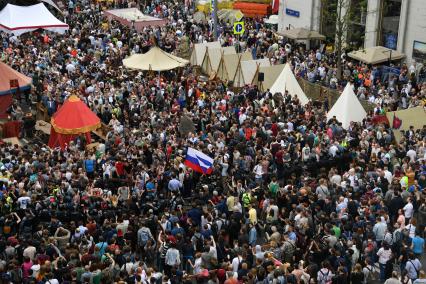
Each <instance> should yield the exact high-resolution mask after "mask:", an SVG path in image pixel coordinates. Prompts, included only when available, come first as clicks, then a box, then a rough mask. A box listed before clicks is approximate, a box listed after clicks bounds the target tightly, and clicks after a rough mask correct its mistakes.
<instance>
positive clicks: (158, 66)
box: [123, 46, 189, 71]
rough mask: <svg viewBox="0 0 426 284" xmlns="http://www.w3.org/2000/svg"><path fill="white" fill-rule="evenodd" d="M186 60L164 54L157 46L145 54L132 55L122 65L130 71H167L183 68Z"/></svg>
mask: <svg viewBox="0 0 426 284" xmlns="http://www.w3.org/2000/svg"><path fill="white" fill-rule="evenodd" d="M188 63H189V61H188V60H186V59H183V58H180V57H177V56H174V55H172V54H170V53H167V52H165V51H164V50H162V49H160V48H159V47H157V46H154V47H152V48H151V49H150V50H149V51H148V52H147V53H144V54H133V55H131V56H129V57H127V58H126V59H123V65H124V66H125V67H127V68H130V69H137V70H152V71H167V70H172V69H175V68H178V67H184V66H185V65H187V64H188Z"/></svg>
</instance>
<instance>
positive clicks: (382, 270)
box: [379, 262, 386, 281]
mask: <svg viewBox="0 0 426 284" xmlns="http://www.w3.org/2000/svg"><path fill="white" fill-rule="evenodd" d="M379 267H380V281H385V280H386V264H382V263H380V262H379Z"/></svg>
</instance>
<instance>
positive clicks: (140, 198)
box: [0, 0, 426, 284]
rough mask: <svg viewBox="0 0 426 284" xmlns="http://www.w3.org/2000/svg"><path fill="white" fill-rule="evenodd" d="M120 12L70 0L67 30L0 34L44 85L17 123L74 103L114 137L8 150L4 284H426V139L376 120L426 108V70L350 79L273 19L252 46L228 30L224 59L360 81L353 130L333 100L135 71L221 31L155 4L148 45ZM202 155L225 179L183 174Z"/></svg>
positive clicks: (10, 58) (3, 164)
mask: <svg viewBox="0 0 426 284" xmlns="http://www.w3.org/2000/svg"><path fill="white" fill-rule="evenodd" d="M102 3H103V4H102ZM106 3H109V2H106ZM106 3H105V2H99V3H98V2H93V3H92V2H90V3H89V1H81V2H80V1H77V2H75V1H72V0H71V1H70V2H69V3H68V5H67V8H68V11H66V14H65V17H66V18H67V23H68V24H69V25H70V30H69V32H68V33H67V34H65V35H60V34H54V33H49V32H44V31H37V32H33V33H28V34H24V35H22V36H20V37H17V36H13V35H7V34H4V33H2V34H1V41H2V46H1V48H0V53H1V59H2V61H4V62H6V63H8V64H9V65H10V66H12V67H13V68H14V69H16V70H18V71H20V72H23V73H25V74H27V75H28V76H31V77H32V78H33V89H32V90H31V92H30V93H29V94H28V93H26V94H25V96H22V99H21V98H17V99H16V101H15V102H14V104H13V106H12V107H11V110H10V115H11V117H12V118H13V119H24V120H25V119H28V118H26V117H25V111H26V110H25V108H28V105H30V106H31V101H39V102H42V103H43V104H44V106H45V107H46V109H47V111H48V114H49V115H52V114H53V113H55V111H56V110H57V109H58V107H59V106H60V105H61V104H62V103H63V102H64V100H66V98H68V97H69V96H70V95H71V94H75V95H77V96H79V97H80V98H81V99H82V100H84V101H85V102H86V103H87V105H88V106H89V107H90V108H91V109H92V110H93V111H94V112H95V113H96V114H97V115H98V116H99V117H100V118H101V120H102V122H103V123H104V124H106V125H108V127H109V128H110V131H109V132H108V133H107V135H106V139H105V140H101V139H99V141H98V142H99V145H98V146H97V147H96V148H86V143H85V141H84V139H83V138H77V139H76V140H75V141H72V142H71V143H70V144H69V145H67V147H66V149H65V150H60V149H49V148H48V147H47V146H45V145H42V144H39V143H36V142H35V141H36V140H34V143H31V142H32V141H33V140H32V139H33V138H32V137H33V133H32V131H24V134H25V137H26V138H27V140H28V141H29V143H28V144H27V145H24V146H18V145H11V144H7V143H3V144H1V145H0V187H1V190H0V207H1V217H0V232H1V234H0V277H1V282H2V283H46V284H57V283H90V284H99V283H274V284H285V283H293V284H296V283H297V284H298V283H318V284H330V283H333V284H335V283H338V284H345V283H354V284H358V283H359V284H361V283H369V282H372V281H376V280H377V281H381V282H385V283H387V284H399V283H403V284H420V283H426V275H425V271H424V267H423V265H422V263H421V260H422V256H423V254H424V233H425V224H426V221H425V220H426V219H425V218H426V204H425V199H426V191H425V188H426V126H424V127H423V128H422V129H414V128H410V130H408V131H406V132H404V135H403V137H402V138H401V139H400V140H399V141H397V142H395V137H394V135H393V131H392V129H391V128H390V127H389V126H388V125H386V124H375V123H374V122H373V119H372V116H373V115H375V114H379V113H382V112H383V111H387V110H395V109H404V108H410V107H414V106H419V105H423V104H424V100H425V97H426V94H425V92H426V81H425V70H424V67H422V66H420V65H418V64H416V63H413V64H411V63H410V65H409V66H408V65H407V66H406V65H404V66H402V68H401V75H399V76H389V75H387V76H386V74H383V73H381V70H380V69H378V68H377V67H372V66H367V65H363V64H360V63H358V62H353V61H350V60H349V59H348V58H344V60H343V61H344V68H343V78H342V79H341V80H338V79H337V74H336V63H335V62H336V58H335V56H334V55H333V54H326V53H324V52H321V51H320V50H310V51H309V50H308V51H304V50H303V49H302V48H299V46H297V45H292V44H291V43H289V42H286V41H285V39H283V38H280V37H277V36H276V35H274V33H273V32H272V30H270V29H268V28H267V27H265V26H264V25H263V23H262V21H261V20H258V19H254V20H251V21H249V20H247V27H246V29H247V32H246V34H245V35H244V36H243V37H242V39H241V40H237V38H235V37H233V36H232V33H231V26H230V25H226V24H222V25H221V28H220V36H219V40H220V41H221V43H222V45H224V46H226V45H239V46H240V47H241V49H249V50H251V52H252V54H253V55H254V56H255V57H256V58H261V57H269V58H271V59H272V60H273V61H274V62H276V63H283V62H285V61H289V62H291V65H292V68H293V69H294V72H295V74H296V75H297V76H300V77H304V78H306V79H307V80H308V81H310V82H312V83H318V84H324V85H326V86H329V87H331V88H337V89H339V88H341V87H342V86H345V84H346V82H352V83H353V84H354V87H355V90H356V93H357V95H358V96H359V98H360V99H361V100H363V99H364V100H368V101H370V102H371V103H373V104H374V106H375V110H374V113H370V114H369V116H368V117H367V118H366V119H365V120H364V121H363V122H362V123H352V124H351V125H350V127H349V128H348V129H344V128H343V127H342V124H341V123H340V122H339V121H338V120H337V119H335V118H333V119H331V120H327V119H326V111H327V108H328V106H327V105H326V104H325V103H324V104H313V103H312V102H310V103H308V104H307V105H302V104H301V103H300V102H299V100H298V98H297V97H294V96H293V97H292V96H291V95H292V94H289V93H288V92H285V93H283V94H281V95H278V94H272V93H270V92H269V91H266V92H261V91H260V90H258V89H257V87H256V86H246V87H244V88H243V89H242V90H238V91H236V90H233V89H232V88H228V86H226V85H225V84H224V83H222V82H215V81H208V82H203V81H202V80H200V79H199V77H197V76H196V74H195V73H194V72H193V68H192V67H187V68H183V69H182V70H176V71H170V72H164V74H163V75H162V76H163V77H162V78H161V82H159V80H158V77H156V76H154V77H153V76H151V75H150V74H148V73H142V72H134V71H130V70H127V69H125V68H124V67H122V59H123V58H125V57H126V56H128V55H130V54H132V53H140V52H146V51H147V50H149V48H150V47H151V46H153V45H154V44H157V45H158V46H160V47H161V48H163V49H164V50H166V51H168V52H172V53H177V52H179V48H180V47H181V46H182V42H184V41H188V42H189V43H190V45H192V44H194V43H197V42H204V41H211V40H213V36H212V31H211V28H212V27H211V23H206V24H195V23H194V22H193V21H192V20H191V15H192V14H193V10H192V9H191V8H187V7H186V6H185V5H183V3H176V4H174V3H171V2H159V1H155V2H151V3H149V2H147V3H145V6H144V7H143V9H142V10H143V11H144V12H145V13H147V14H150V15H154V16H157V17H164V18H168V20H169V23H168V24H167V25H166V26H165V27H162V28H157V27H153V28H146V29H145V30H144V31H142V32H140V33H137V32H136V31H135V30H133V29H132V28H128V27H125V26H122V25H120V24H119V23H117V22H114V21H112V22H109V21H107V20H105V19H104V18H103V17H102V13H101V10H102V8H103V5H106ZM113 4H115V5H118V6H120V7H125V6H127V2H125V1H119V3H109V5H113ZM23 95H24V94H23ZM188 121H189V122H188ZM184 122H185V124H189V128H190V129H192V130H191V131H189V133H188V132H187V131H182V128H184V127H181V126H182V124H183V123H184ZM187 126H188V125H186V127H187ZM188 147H192V148H196V149H198V150H200V151H202V152H203V153H205V154H207V155H209V156H210V157H212V158H214V161H215V162H214V169H213V173H212V174H210V175H202V174H200V173H198V172H196V171H193V170H192V169H191V168H190V167H187V166H185V163H184V161H185V154H186V150H187V149H188Z"/></svg>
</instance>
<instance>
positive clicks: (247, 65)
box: [241, 58, 271, 85]
mask: <svg viewBox="0 0 426 284" xmlns="http://www.w3.org/2000/svg"><path fill="white" fill-rule="evenodd" d="M266 66H271V61H270V60H269V59H268V58H263V59H255V60H246V61H241V69H242V70H243V77H244V81H245V84H246V85H250V84H252V83H253V79H254V76H256V75H257V74H258V72H259V68H260V67H266Z"/></svg>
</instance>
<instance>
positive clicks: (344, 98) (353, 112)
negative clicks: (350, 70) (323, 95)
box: [327, 83, 367, 129]
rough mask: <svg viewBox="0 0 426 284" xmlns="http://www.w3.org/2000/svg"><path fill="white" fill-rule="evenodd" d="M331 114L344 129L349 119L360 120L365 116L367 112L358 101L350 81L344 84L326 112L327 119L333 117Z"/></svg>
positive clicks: (348, 123)
mask: <svg viewBox="0 0 426 284" xmlns="http://www.w3.org/2000/svg"><path fill="white" fill-rule="evenodd" d="M333 116H336V118H337V120H338V121H340V122H341V123H342V126H343V128H345V129H347V128H348V127H349V125H350V123H351V121H353V122H362V120H363V119H364V118H365V117H366V116H367V112H366V111H365V109H364V107H363V106H362V105H361V103H360V102H359V100H358V98H357V96H356V95H355V93H354V90H353V88H352V85H351V84H350V83H348V84H347V85H346V87H345V89H344V90H343V92H342V94H341V95H340V97H339V98H338V99H337V101H336V103H335V104H334V105H333V107H332V108H331V110H330V111H329V112H328V113H327V120H329V119H331V118H333Z"/></svg>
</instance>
